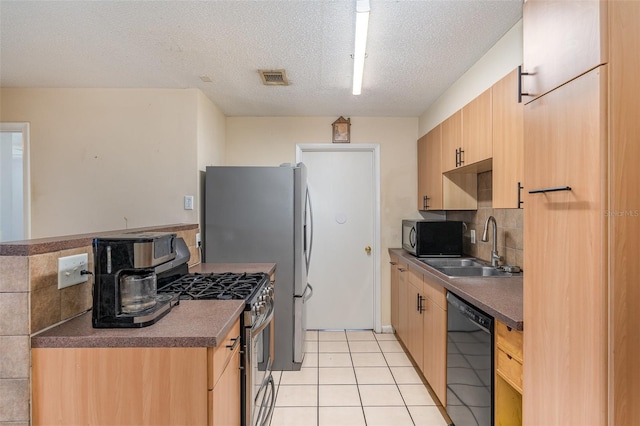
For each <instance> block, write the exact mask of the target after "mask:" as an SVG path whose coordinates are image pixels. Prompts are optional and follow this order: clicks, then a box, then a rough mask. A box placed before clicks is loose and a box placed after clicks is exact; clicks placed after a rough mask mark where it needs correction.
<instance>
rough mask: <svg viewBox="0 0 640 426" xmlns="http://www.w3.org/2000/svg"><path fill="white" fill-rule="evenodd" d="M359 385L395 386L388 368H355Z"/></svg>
mask: <svg viewBox="0 0 640 426" xmlns="http://www.w3.org/2000/svg"><path fill="white" fill-rule="evenodd" d="M355 370H356V377H357V379H358V384H359V385H392V384H395V381H394V380H393V376H392V375H391V371H390V370H389V368H388V367H356V368H355Z"/></svg>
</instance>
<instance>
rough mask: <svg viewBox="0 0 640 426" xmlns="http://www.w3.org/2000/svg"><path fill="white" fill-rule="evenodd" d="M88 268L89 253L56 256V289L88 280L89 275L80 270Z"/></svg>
mask: <svg viewBox="0 0 640 426" xmlns="http://www.w3.org/2000/svg"><path fill="white" fill-rule="evenodd" d="M88 269H89V255H88V254H87V253H83V254H76V255H75V256H66V257H59V258H58V289H61V288H65V287H71V286H72V285H76V284H80V283H84V282H87V281H89V275H87V274H84V275H83V274H82V273H81V272H82V271H87V270H88Z"/></svg>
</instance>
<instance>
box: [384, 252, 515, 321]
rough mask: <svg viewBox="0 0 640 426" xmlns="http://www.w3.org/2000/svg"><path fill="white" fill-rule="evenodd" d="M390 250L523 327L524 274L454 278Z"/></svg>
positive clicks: (494, 314) (450, 288) (496, 315)
mask: <svg viewBox="0 0 640 426" xmlns="http://www.w3.org/2000/svg"><path fill="white" fill-rule="evenodd" d="M389 254H392V255H395V256H398V257H399V258H401V259H402V260H403V261H405V262H407V263H408V264H409V267H410V268H411V269H413V270H417V271H419V272H420V273H422V274H424V275H426V276H428V277H429V279H431V280H432V281H435V282H437V283H438V284H440V285H441V286H442V287H444V288H445V289H447V290H448V291H451V292H452V293H454V294H455V295H457V296H460V297H461V298H462V299H464V300H466V301H467V302H469V303H471V304H472V305H474V306H476V307H478V308H480V309H482V310H483V311H485V312H486V313H487V314H489V315H491V316H492V317H494V318H496V319H498V320H500V321H501V322H503V323H504V324H505V325H507V326H508V327H511V328H514V329H516V330H523V328H524V315H523V310H522V274H514V276H513V277H482V278H478V277H475V278H474V277H465V278H463V277H456V278H451V277H448V276H446V275H445V274H443V273H442V272H440V271H438V270H437V269H435V268H433V267H431V266H429V265H427V264H425V263H423V262H421V261H420V260H419V258H417V257H415V256H412V255H410V254H409V253H408V252H407V251H405V250H403V249H399V248H393V249H389Z"/></svg>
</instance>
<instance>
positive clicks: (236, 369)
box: [209, 345, 241, 426]
mask: <svg viewBox="0 0 640 426" xmlns="http://www.w3.org/2000/svg"><path fill="white" fill-rule="evenodd" d="M209 407H210V408H209V409H210V410H211V415H210V416H209V426H227V425H229V426H232V425H239V424H240V408H241V407H240V346H239V345H238V347H236V349H235V350H234V351H233V355H231V359H230V360H229V364H228V365H227V366H226V368H225V369H224V371H223V373H222V375H221V376H220V380H218V383H216V385H215V386H214V388H213V390H211V391H209Z"/></svg>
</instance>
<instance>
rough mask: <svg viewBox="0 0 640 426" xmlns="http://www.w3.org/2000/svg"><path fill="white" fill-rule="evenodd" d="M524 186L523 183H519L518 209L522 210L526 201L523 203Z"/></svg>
mask: <svg viewBox="0 0 640 426" xmlns="http://www.w3.org/2000/svg"><path fill="white" fill-rule="evenodd" d="M523 189H524V186H522V185H521V182H518V208H519V209H521V208H522V205H523V204H524V201H522V190H523Z"/></svg>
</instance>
